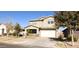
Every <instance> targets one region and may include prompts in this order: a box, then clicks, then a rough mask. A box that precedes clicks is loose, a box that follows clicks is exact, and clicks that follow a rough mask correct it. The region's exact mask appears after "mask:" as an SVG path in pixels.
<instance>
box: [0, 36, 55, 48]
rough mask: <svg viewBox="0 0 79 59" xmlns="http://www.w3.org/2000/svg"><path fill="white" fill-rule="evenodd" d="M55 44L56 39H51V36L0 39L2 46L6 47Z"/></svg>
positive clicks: (41, 46) (49, 46)
mask: <svg viewBox="0 0 79 59" xmlns="http://www.w3.org/2000/svg"><path fill="white" fill-rule="evenodd" d="M3 38H4V37H3ZM55 45H56V41H50V39H49V38H44V37H33V38H31V37H30V38H29V37H27V38H15V39H13V38H12V39H11V38H9V39H8V40H6V39H5V40H4V39H1V40H0V47H4V48H19V47H20V48H55V47H56V46H55Z"/></svg>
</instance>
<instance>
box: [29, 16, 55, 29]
mask: <svg viewBox="0 0 79 59" xmlns="http://www.w3.org/2000/svg"><path fill="white" fill-rule="evenodd" d="M50 19H51V20H54V18H53V17H49V18H46V19H44V21H36V22H29V25H33V26H37V27H40V28H55V21H54V23H53V24H48V21H49V20H50Z"/></svg>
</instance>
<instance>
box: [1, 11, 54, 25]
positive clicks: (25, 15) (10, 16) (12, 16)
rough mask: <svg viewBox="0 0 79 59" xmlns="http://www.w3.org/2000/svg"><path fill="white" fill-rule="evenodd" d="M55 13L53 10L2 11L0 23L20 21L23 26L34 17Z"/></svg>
mask: <svg viewBox="0 0 79 59" xmlns="http://www.w3.org/2000/svg"><path fill="white" fill-rule="evenodd" d="M50 15H54V12H53V11H0V23H6V22H12V23H13V24H15V23H19V24H20V25H21V26H22V27H26V26H27V25H28V22H29V21H30V20H32V19H37V18H39V17H42V16H50Z"/></svg>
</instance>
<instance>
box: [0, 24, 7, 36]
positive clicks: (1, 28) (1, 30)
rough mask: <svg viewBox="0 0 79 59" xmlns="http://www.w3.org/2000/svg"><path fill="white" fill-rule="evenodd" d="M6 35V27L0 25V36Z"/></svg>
mask: <svg viewBox="0 0 79 59" xmlns="http://www.w3.org/2000/svg"><path fill="white" fill-rule="evenodd" d="M6 33H7V29H6V25H4V24H0V35H4V34H6Z"/></svg>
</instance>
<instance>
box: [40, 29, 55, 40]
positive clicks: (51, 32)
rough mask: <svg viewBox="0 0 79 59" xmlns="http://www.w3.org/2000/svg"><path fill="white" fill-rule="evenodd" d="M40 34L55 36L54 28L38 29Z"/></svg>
mask: <svg viewBox="0 0 79 59" xmlns="http://www.w3.org/2000/svg"><path fill="white" fill-rule="evenodd" d="M40 36H41V37H52V38H56V30H40Z"/></svg>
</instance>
